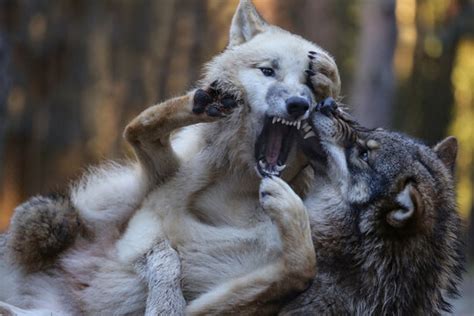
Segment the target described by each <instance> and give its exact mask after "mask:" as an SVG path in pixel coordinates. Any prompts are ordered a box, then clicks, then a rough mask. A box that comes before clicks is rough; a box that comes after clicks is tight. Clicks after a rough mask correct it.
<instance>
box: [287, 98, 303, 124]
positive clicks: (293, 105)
mask: <svg viewBox="0 0 474 316" xmlns="http://www.w3.org/2000/svg"><path fill="white" fill-rule="evenodd" d="M308 109H309V102H308V100H306V99H305V98H301V97H291V98H288V99H287V100H286V110H287V111H288V114H290V115H291V116H292V117H293V118H295V119H296V118H298V117H300V116H301V115H304V114H305V113H306V111H308Z"/></svg>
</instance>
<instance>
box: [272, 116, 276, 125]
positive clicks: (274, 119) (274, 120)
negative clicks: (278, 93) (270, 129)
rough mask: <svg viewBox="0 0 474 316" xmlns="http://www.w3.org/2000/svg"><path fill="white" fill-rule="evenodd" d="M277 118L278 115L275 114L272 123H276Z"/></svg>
mask: <svg viewBox="0 0 474 316" xmlns="http://www.w3.org/2000/svg"><path fill="white" fill-rule="evenodd" d="M276 120H277V118H276V116H274V117H273V120H272V124H275V122H276Z"/></svg>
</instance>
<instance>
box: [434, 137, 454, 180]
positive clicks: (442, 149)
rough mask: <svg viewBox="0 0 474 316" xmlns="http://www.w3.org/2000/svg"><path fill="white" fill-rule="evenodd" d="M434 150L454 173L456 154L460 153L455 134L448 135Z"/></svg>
mask: <svg viewBox="0 0 474 316" xmlns="http://www.w3.org/2000/svg"><path fill="white" fill-rule="evenodd" d="M433 150H434V152H435V153H436V154H437V155H438V157H439V159H441V161H442V162H443V163H444V165H445V166H446V167H447V168H448V169H449V170H450V171H451V173H454V168H455V166H456V156H457V155H458V140H457V139H456V137H454V136H448V137H446V138H445V139H443V140H442V141H440V142H439V143H438V144H436V145H435V146H434V147H433Z"/></svg>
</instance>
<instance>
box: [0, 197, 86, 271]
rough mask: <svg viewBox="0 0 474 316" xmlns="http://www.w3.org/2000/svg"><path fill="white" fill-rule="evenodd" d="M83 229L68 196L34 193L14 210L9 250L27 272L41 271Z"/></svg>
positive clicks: (8, 241)
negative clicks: (36, 194)
mask: <svg viewBox="0 0 474 316" xmlns="http://www.w3.org/2000/svg"><path fill="white" fill-rule="evenodd" d="M80 230H81V223H80V220H79V217H78V212H77V211H76V209H75V208H74V206H73V205H72V203H71V201H70V199H69V198H68V197H67V196H63V195H59V194H52V195H49V196H35V197H33V198H31V199H29V200H28V201H26V202H24V203H23V204H21V205H19V206H18V207H17V208H16V209H15V212H14V214H13V218H12V221H11V225H10V229H9V233H8V240H7V247H8V251H9V254H10V256H11V258H12V259H13V260H14V262H15V263H17V264H19V265H20V266H21V267H22V268H24V269H25V270H26V271H28V272H34V271H38V270H41V269H43V268H45V267H46V266H48V265H51V264H53V263H54V262H55V261H56V259H57V257H58V255H59V254H60V253H61V252H62V251H63V250H65V249H66V248H68V247H69V246H70V245H71V244H72V243H73V242H74V240H75V238H76V236H77V235H78V234H79V232H80Z"/></svg>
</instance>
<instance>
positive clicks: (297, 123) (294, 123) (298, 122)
mask: <svg viewBox="0 0 474 316" xmlns="http://www.w3.org/2000/svg"><path fill="white" fill-rule="evenodd" d="M302 120H303V119H300V120H296V121H289V120H286V119H284V118H282V117H278V116H274V117H273V119H272V124H276V123H280V124H283V125H289V126H294V127H296V129H298V130H299V129H300V128H301V121H302Z"/></svg>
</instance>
